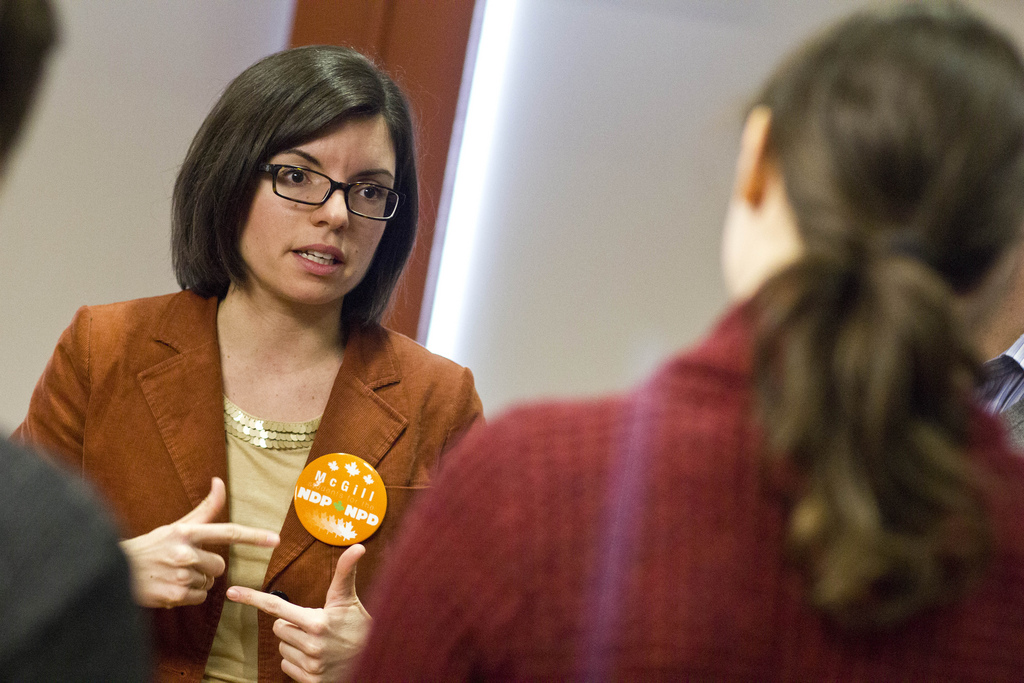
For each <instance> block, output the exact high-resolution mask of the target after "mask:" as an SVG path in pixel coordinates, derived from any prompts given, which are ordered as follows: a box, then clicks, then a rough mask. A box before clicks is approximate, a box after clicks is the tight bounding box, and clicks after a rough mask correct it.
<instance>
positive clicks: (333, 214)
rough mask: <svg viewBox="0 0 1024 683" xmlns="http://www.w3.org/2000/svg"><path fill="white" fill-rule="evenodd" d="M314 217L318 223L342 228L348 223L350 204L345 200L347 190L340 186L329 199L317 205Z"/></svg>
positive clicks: (333, 228)
mask: <svg viewBox="0 0 1024 683" xmlns="http://www.w3.org/2000/svg"><path fill="white" fill-rule="evenodd" d="M312 218H313V220H314V222H315V223H316V225H318V226H323V227H328V228H330V229H331V230H340V229H341V228H344V227H345V226H346V225H348V218H349V216H348V204H347V203H346V202H345V192H344V191H343V190H342V189H341V188H340V187H339V188H336V189H335V190H334V192H332V193H331V196H329V197H328V198H327V201H325V202H324V203H323V204H321V205H320V206H318V207H316V209H315V210H314V211H313V215H312Z"/></svg>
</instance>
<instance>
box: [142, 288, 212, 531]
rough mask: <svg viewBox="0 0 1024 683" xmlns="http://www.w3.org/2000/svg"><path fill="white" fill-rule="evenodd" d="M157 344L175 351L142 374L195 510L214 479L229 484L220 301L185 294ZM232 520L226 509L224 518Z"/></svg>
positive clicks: (173, 306) (167, 318)
mask: <svg viewBox="0 0 1024 683" xmlns="http://www.w3.org/2000/svg"><path fill="white" fill-rule="evenodd" d="M153 343H155V344H162V345H164V346H166V347H169V349H170V350H172V351H174V352H176V353H174V355H172V356H171V357H170V358H167V359H166V360H164V361H162V362H160V363H157V364H156V365H154V366H152V367H150V368H147V369H146V370H144V371H142V372H140V373H139V375H138V381H139V384H140V385H141V387H142V393H143V395H144V396H145V397H146V402H147V403H148V404H149V408H150V410H151V411H152V413H153V417H154V418H155V419H156V424H157V428H158V429H159V431H160V436H161V438H162V439H163V441H164V445H165V446H166V448H167V452H168V453H170V456H171V460H172V461H173V462H174V466H175V468H176V469H177V472H178V477H179V478H180V479H181V484H182V486H183V487H184V489H185V492H186V494H187V495H188V499H189V501H190V502H191V504H192V507H195V506H196V505H198V504H199V503H200V501H202V500H203V498H205V497H206V495H207V493H209V491H210V480H211V478H213V477H215V476H217V477H220V478H221V479H224V480H225V481H226V479H227V454H226V446H225V438H224V417H223V412H224V402H223V394H224V389H223V380H222V378H221V370H220V350H219V346H218V343H217V300H216V299H202V298H201V297H198V296H196V295H195V294H192V293H191V292H183V293H182V294H181V295H180V296H178V297H176V298H175V299H174V301H173V302H172V304H171V306H170V307H169V308H168V311H167V314H166V315H165V317H164V320H163V321H162V323H161V325H160V327H158V329H157V333H156V335H154V339H153ZM221 517H222V518H223V520H224V521H227V519H228V513H227V510H224V511H223V512H222V513H221Z"/></svg>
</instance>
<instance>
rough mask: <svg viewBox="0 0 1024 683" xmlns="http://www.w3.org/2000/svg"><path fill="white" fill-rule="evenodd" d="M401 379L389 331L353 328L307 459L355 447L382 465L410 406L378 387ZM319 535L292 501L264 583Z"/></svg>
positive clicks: (358, 453) (405, 423)
mask: <svg viewBox="0 0 1024 683" xmlns="http://www.w3.org/2000/svg"><path fill="white" fill-rule="evenodd" d="M400 381H401V369H400V368H399V365H398V360H397V358H396V356H395V353H394V350H393V349H392V348H391V344H390V342H389V341H388V339H387V333H386V332H384V330H382V329H381V328H379V327H368V328H363V329H360V330H355V331H353V332H352V333H351V334H350V335H349V339H348V341H347V343H346V345H345V358H344V359H343V360H342V364H341V369H340V370H339V371H338V376H337V377H336V378H335V380H334V386H333V387H332V389H331V396H330V398H329V399H328V401H327V407H326V408H325V409H324V416H323V419H322V421H321V422H320V428H319V429H318V430H317V433H316V438H315V439H314V440H313V446H312V448H311V449H310V451H309V458H308V460H307V461H306V462H307V464H309V463H310V462H312V461H314V460H316V459H317V458H319V457H320V456H322V455H327V454H328V453H351V454H352V455H356V456H359V457H360V458H362V459H363V460H366V461H367V462H368V463H370V464H371V465H373V466H376V465H377V463H379V462H380V460H381V458H383V457H384V455H385V454H386V453H387V452H388V450H390V448H391V446H392V445H394V443H395V440H396V439H398V437H399V436H400V435H401V434H402V432H404V431H405V429H406V428H407V427H408V424H409V421H408V420H407V419H406V418H405V417H404V416H403V415H402V414H401V412H400V409H402V408H404V406H395V405H391V404H389V403H387V402H385V401H384V399H382V398H381V397H380V396H378V395H377V393H376V390H377V389H380V388H381V387H384V386H387V385H389V384H395V383H398V382H400ZM313 540H314V539H313V537H312V536H311V535H310V534H309V532H307V531H306V529H305V527H303V526H302V522H300V521H299V518H298V516H296V514H295V506H294V505H292V506H290V507H289V508H288V514H287V516H286V517H285V520H284V525H283V526H282V527H281V545H279V546H278V547H277V548H276V549H275V550H274V554H273V555H272V556H271V558H270V565H269V566H268V567H267V574H266V576H265V578H264V585H266V584H268V583H270V582H271V581H272V580H273V579H274V578H275V577H276V576H277V575H278V574H280V573H281V571H282V570H283V569H284V568H285V567H287V566H288V565H289V564H290V563H291V562H292V561H293V560H294V559H295V558H296V557H298V556H299V554H301V553H302V552H303V551H304V550H306V549H307V548H308V547H309V546H310V545H312V543H313Z"/></svg>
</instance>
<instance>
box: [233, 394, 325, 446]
mask: <svg viewBox="0 0 1024 683" xmlns="http://www.w3.org/2000/svg"><path fill="white" fill-rule="evenodd" d="M319 427H320V418H319V417H318V418H314V419H312V420H309V421H307V422H271V421H270V420H261V419H260V418H258V417H255V416H253V415H250V414H249V413H247V412H245V411H244V410H242V409H241V408H239V407H238V406H236V405H235V404H234V403H232V402H231V400H230V399H229V398H228V397H227V396H225V397H224V429H225V430H227V432H228V434H231V435H232V436H235V437H238V438H239V439H241V440H242V441H247V442H249V443H251V444H252V445H253V446H256V447H258V448H272V449H274V450H278V451H287V450H295V449H299V448H309V447H310V445H312V443H313V439H315V438H316V430H317V429H318V428H319Z"/></svg>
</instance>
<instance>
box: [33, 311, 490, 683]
mask: <svg viewBox="0 0 1024 683" xmlns="http://www.w3.org/2000/svg"><path fill="white" fill-rule="evenodd" d="M216 316H217V300H216V299H204V298H201V297H199V296H197V295H195V294H193V293H191V292H188V291H184V292H178V293H176V294H170V295H165V296H160V297H154V298H148V299H138V300H135V301H127V302H123V303H117V304H110V305H106V306H92V307H83V308H82V309H80V310H79V311H78V313H77V314H76V315H75V318H74V320H73V321H72V323H71V325H70V327H68V329H67V330H65V331H64V334H63V335H61V338H60V341H59V342H58V344H57V349H56V351H54V354H53V357H52V358H51V359H50V362H49V363H48V365H47V367H46V370H45V372H44V373H43V376H42V378H40V380H39V383H38V384H37V386H36V388H35V391H34V393H33V395H32V401H31V404H30V407H29V412H28V416H27V417H26V418H25V421H24V422H23V423H22V424H21V426H19V427H18V429H17V430H16V431H15V434H14V436H15V437H16V438H19V439H21V440H23V441H26V442H29V443H33V444H37V445H39V446H40V447H41V448H43V449H46V450H48V451H50V452H52V453H55V454H57V455H58V456H60V457H61V458H62V459H63V460H65V461H66V463H67V464H69V465H70V466H71V467H73V468H74V469H75V470H76V471H78V472H79V473H80V474H81V475H82V476H84V477H85V478H86V479H88V480H90V481H92V482H93V483H94V484H95V485H96V486H97V487H98V488H99V489H100V491H101V492H102V493H103V494H105V496H106V498H107V500H108V501H109V503H110V505H111V507H112V509H113V511H114V514H115V516H116V517H117V519H118V520H119V522H120V524H121V528H122V532H123V534H124V536H125V537H132V536H137V535H139V534H143V533H146V532H148V531H150V530H152V529H154V528H156V527H158V526H161V525H163V524H167V523H169V522H173V521H174V520H176V519H178V518H180V517H181V516H182V515H184V514H186V513H187V512H188V511H189V510H191V509H192V508H194V507H195V506H196V505H197V504H198V503H199V502H200V501H201V500H202V499H203V498H204V497H205V496H206V494H207V493H208V492H209V489H210V479H211V478H212V477H214V476H219V477H221V478H223V479H224V480H225V481H226V480H227V460H226V454H225V434H224V422H223V414H224V413H223V381H222V378H221V368H220V352H219V348H218V344H217V330H216ZM481 414H482V408H481V404H480V398H479V397H478V396H477V393H476V389H475V388H474V385H473V375H472V373H471V372H470V371H469V370H468V369H466V368H463V367H460V366H458V365H456V364H455V363H452V362H451V361H449V360H446V359H444V358H441V357H439V356H435V355H433V354H431V353H430V352H428V351H427V350H426V349H424V348H423V347H421V346H419V345H418V344H416V343H415V342H413V341H412V340H410V339H408V338H407V337H404V336H402V335H399V334H397V333H395V332H391V331H389V330H387V329H384V328H382V327H380V326H370V327H367V328H364V329H360V330H355V331H353V332H352V333H351V334H350V335H349V338H348V341H347V344H346V348H345V358H344V360H343V362H342V366H341V370H340V371H339V372H338V376H337V378H336V379H335V381H334V387H333V389H332V390H331V395H330V398H329V400H328V402H327V407H326V409H325V410H324V415H323V419H322V421H321V423H320V428H319V430H318V431H317V435H316V440H315V441H314V442H313V446H312V450H311V451H310V454H309V459H310V460H313V459H315V458H317V457H319V456H321V455H324V454H326V453H332V452H338V451H341V452H347V453H353V454H355V455H358V456H360V457H361V458H363V459H365V460H366V461H368V462H369V463H370V464H372V465H373V466H374V467H376V468H377V470H378V471H379V472H380V474H381V476H382V478H383V479H384V483H385V485H386V486H387V492H388V510H387V514H386V516H385V517H384V520H383V522H382V523H381V528H380V530H379V531H377V533H376V534H374V535H373V536H372V537H370V538H369V539H368V540H367V541H366V542H365V546H366V555H365V556H364V557H363V559H362V560H361V561H360V563H359V570H358V572H357V574H356V577H357V578H356V584H357V590H358V591H359V594H360V596H361V597H362V598H363V599H364V600H366V599H367V598H368V597H369V598H372V594H371V591H369V590H368V588H369V587H370V585H371V584H372V583H373V579H374V577H375V575H376V574H377V571H378V568H379V566H380V564H381V562H382V560H383V558H384V557H385V556H386V554H387V548H388V545H389V542H390V540H391V539H392V538H393V536H394V533H395V529H396V528H397V527H398V526H399V524H400V521H401V519H402V517H403V516H404V513H405V511H406V509H407V505H408V503H409V500H410V498H411V497H412V495H413V493H415V492H416V491H417V490H420V489H422V488H425V487H426V486H427V485H428V484H429V483H430V480H431V478H432V477H433V475H434V471H435V469H436V468H437V465H438V458H439V456H440V455H441V453H443V452H444V451H445V450H447V449H448V448H449V447H450V446H451V445H452V444H453V443H454V441H455V440H456V439H457V437H458V436H460V435H461V434H462V433H463V432H464V431H465V430H466V429H467V428H468V427H469V426H470V424H471V423H472V422H473V421H474V420H476V419H477V418H478V417H480V416H481ZM222 517H223V521H227V514H226V512H225V514H223V515H222ZM212 549H213V550H216V551H217V552H219V553H221V554H222V555H223V556H224V559H225V561H226V560H227V548H225V547H220V548H212ZM342 550H343V549H342V548H338V547H334V546H329V545H326V544H324V543H321V542H320V541H317V540H315V539H314V538H313V537H312V536H310V535H309V533H307V532H306V530H305V529H304V528H303V527H302V524H301V523H300V522H299V520H298V518H297V517H296V516H295V509H294V507H291V508H289V510H288V514H287V517H286V518H285V521H284V525H283V527H282V528H281V545H280V546H279V547H277V548H276V549H275V550H274V553H273V556H272V557H271V559H270V565H269V567H268V568H267V574H266V578H265V580H264V585H263V588H264V590H280V591H283V592H284V593H285V594H287V596H288V598H289V600H291V602H293V603H295V604H298V605H302V606H306V607H322V606H323V603H324V599H325V596H326V593H327V587H328V586H329V584H330V580H331V576H332V574H333V571H334V567H335V565H336V563H337V560H338V557H339V555H340V554H341V551H342ZM226 588H227V586H226V582H225V577H224V576H221V577H220V578H218V579H217V581H216V583H215V584H214V587H213V589H212V590H211V591H210V593H209V595H208V597H207V599H206V602H204V603H203V604H202V605H196V606H192V607H178V608H175V609H170V610H151V616H152V623H153V627H154V631H155V634H154V635H155V653H156V659H157V665H158V671H157V675H156V680H168V681H169V680H174V681H199V680H200V679H201V678H202V674H203V669H204V668H205V664H206V659H207V657H208V655H209V652H210V647H211V645H212V643H213V636H214V633H215V631H216V629H217V623H218V620H219V618H220V612H221V608H222V606H223V604H224V599H225V598H224V592H225V590H226ZM372 609H373V608H372V601H371V604H370V610H371V613H372ZM272 623H273V619H272V618H271V617H268V616H267V615H265V614H262V613H261V614H260V617H259V629H260V631H259V677H260V680H261V681H264V680H268V681H269V680H273V681H277V680H287V678H286V677H285V675H284V674H283V673H282V672H281V669H280V660H281V657H280V654H279V652H278V641H277V637H276V636H275V635H274V634H273V632H272V631H271V626H272Z"/></svg>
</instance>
